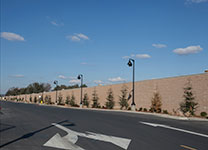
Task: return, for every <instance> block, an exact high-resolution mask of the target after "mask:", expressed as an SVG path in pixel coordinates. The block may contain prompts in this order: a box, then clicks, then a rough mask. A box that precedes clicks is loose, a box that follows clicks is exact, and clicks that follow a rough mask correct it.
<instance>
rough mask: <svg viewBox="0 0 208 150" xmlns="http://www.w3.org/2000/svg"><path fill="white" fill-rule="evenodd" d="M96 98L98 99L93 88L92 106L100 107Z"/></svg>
mask: <svg viewBox="0 0 208 150" xmlns="http://www.w3.org/2000/svg"><path fill="white" fill-rule="evenodd" d="M98 100H99V97H98V95H97V93H96V89H95V90H94V91H93V93H92V101H93V103H92V108H100V103H99V102H98Z"/></svg>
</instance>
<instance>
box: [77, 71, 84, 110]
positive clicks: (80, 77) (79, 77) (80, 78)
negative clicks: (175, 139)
mask: <svg viewBox="0 0 208 150" xmlns="http://www.w3.org/2000/svg"><path fill="white" fill-rule="evenodd" d="M77 79H79V80H81V96H80V108H82V86H83V75H82V74H79V75H78V77H77Z"/></svg>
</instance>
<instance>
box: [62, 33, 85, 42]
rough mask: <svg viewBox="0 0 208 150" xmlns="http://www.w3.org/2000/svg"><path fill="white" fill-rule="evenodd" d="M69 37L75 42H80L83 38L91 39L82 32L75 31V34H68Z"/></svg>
mask: <svg viewBox="0 0 208 150" xmlns="http://www.w3.org/2000/svg"><path fill="white" fill-rule="evenodd" d="M66 38H67V39H69V40H71V41H73V42H79V41H81V40H89V37H88V36H86V35H84V34H82V33H79V34H77V33H75V34H74V35H68V36H66Z"/></svg>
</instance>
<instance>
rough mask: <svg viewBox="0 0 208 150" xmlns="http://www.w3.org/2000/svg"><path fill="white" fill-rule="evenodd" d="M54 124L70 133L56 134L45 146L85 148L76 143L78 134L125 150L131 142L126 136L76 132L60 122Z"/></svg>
mask: <svg viewBox="0 0 208 150" xmlns="http://www.w3.org/2000/svg"><path fill="white" fill-rule="evenodd" d="M52 125H54V126H56V127H58V128H60V129H62V130H64V131H66V132H67V133H68V134H67V135H66V136H64V137H61V136H60V135H59V134H58V133H57V134H56V135H54V136H53V137H52V138H51V139H49V140H48V141H47V142H46V143H45V144H44V146H48V147H55V148H61V149H69V150H85V149H83V148H81V147H79V146H77V145H75V143H76V142H77V140H78V136H81V137H85V138H89V139H93V140H99V141H104V142H109V143H112V144H115V145H117V146H119V147H121V148H123V149H125V150H127V149H128V146H129V144H130V142H131V139H126V138H120V137H115V136H108V135H104V134H98V133H93V132H86V133H81V132H76V131H73V130H70V129H68V128H66V127H64V126H61V125H59V124H56V123H53V124H52Z"/></svg>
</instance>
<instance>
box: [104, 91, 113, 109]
mask: <svg viewBox="0 0 208 150" xmlns="http://www.w3.org/2000/svg"><path fill="white" fill-rule="evenodd" d="M107 94H108V95H107V97H106V100H107V102H106V103H105V106H106V108H108V109H113V107H114V105H115V101H114V96H113V91H112V89H111V88H110V89H109V90H108V92H107Z"/></svg>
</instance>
